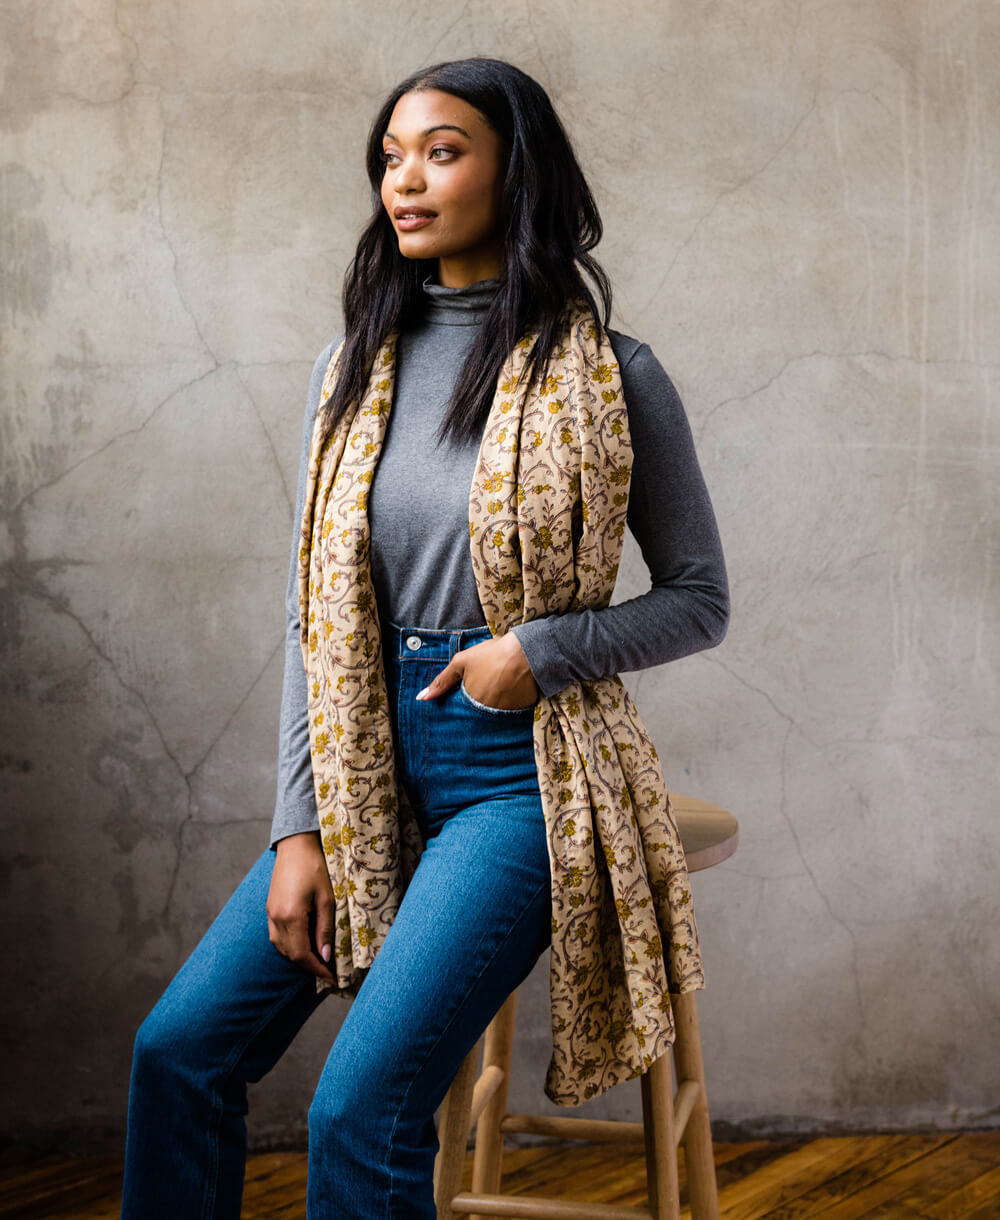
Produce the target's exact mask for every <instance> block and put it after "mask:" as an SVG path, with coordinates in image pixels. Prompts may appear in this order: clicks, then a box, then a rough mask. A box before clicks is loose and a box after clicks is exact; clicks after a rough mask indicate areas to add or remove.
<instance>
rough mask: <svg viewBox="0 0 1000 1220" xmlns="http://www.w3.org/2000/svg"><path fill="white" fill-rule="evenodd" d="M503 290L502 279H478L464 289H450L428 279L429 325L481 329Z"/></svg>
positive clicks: (426, 313)
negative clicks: (492, 305) (495, 299)
mask: <svg viewBox="0 0 1000 1220" xmlns="http://www.w3.org/2000/svg"><path fill="white" fill-rule="evenodd" d="M499 287H500V277H499V276H494V278H493V279H490V280H476V282H475V283H474V284H466V286H465V287H464V288H446V287H445V286H444V285H443V284H437V283H435V282H434V280H433V279H432V277H431V276H428V277H427V278H426V279H425V280H424V282H423V289H424V297H425V299H426V311H425V315H424V316H425V317H426V319H427V321H428V322H437V323H440V324H443V325H445V326H478V325H479V323H480V322H481V321H482V320H483V315H484V314H485V313H486V311H487V309H489V307H490V303H491V301H492V300H493V298H494V296H496V292H497V289H498V288H499Z"/></svg>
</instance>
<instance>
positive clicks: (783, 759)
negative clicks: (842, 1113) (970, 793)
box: [705, 656, 868, 1061]
mask: <svg viewBox="0 0 1000 1220" xmlns="http://www.w3.org/2000/svg"><path fill="white" fill-rule="evenodd" d="M705 660H706V661H707V662H708V663H709V664H711V665H717V666H718V667H719V668H720V669H721V670H723V671H724V672H725V673H727V674H728V675H729V676H730V677H731V678H732V679H733V680H734V681H736V682H738V683H739V684H740V685H741V686H743V687H745V688H746V689H747V690H749V691H752V692H753V693H754V694H756V695H759V696H760V697H761V698H762V699H764V700H765V702H766V703H767V704H768V706H769V707H770V708H771V709H772V710H773V711H774V713H775V715H776V716H778V718H779V719H780V720H782V721H783V722H784V724H785V732H784V736H783V737H782V741H781V753H780V773H779V775H780V798H779V802H778V812H779V813H780V815H781V818H782V820H783V821H784V823H785V825H786V826H787V827H788V832H789V834H790V835H791V838H792V843H793V845H794V847H795V852H796V854H797V856H798V857H799V860H800V861H801V862H802V867H803V868H804V869H805V872H806V874H807V875H808V877H809V880H810V881H811V882H812V886H813V889H814V890H815V891H816V894H817V895H818V897H819V899H820V901H821V902H822V903H823V905H824V907H825V908H826V910H827V913H828V914H829V916H830V918H831V919H832V920H833V922H834V923H835V924H836V925H837V926H838V927H839V928H841V929H842V930H843V931H844V932H845V933H846V934H847V937H848V939H849V941H850V944H851V976H852V980H853V983H854V996H855V1002H856V1004H857V1009H858V1016H859V1019H860V1024H861V1029H862V1031H867V1029H868V1020H867V1016H866V1012H865V1002H864V995H863V992H862V987H861V974H860V970H859V967H858V941H857V936H856V935H855V932H854V929H853V928H852V927H851V926H850V925H849V924H848V923H847V921H846V920H845V919H844V918H843V917H842V916H841V915H839V914H838V913H837V911H835V910H834V907H833V903H832V902H831V900H830V898H829V896H828V895H827V894H826V892H825V890H824V889H823V887H822V886H821V885H820V883H819V878H818V877H817V876H816V873H815V872H814V870H813V868H812V865H811V864H810V863H809V860H808V859H807V857H806V853H805V850H804V848H803V846H802V840H801V839H800V837H799V832H798V830H797V829H796V826H795V823H794V821H793V820H792V817H791V814H790V813H789V811H788V801H787V791H786V787H787V772H788V745H789V742H790V740H791V737H792V733H793V732H799V733H800V734H801V736H802V737H804V738H805V739H806V740H809V739H808V736H807V735H806V734H805V733H804V732H802V730H801V729H800V728H799V726H798V725H797V724H796V722H795V720H794V719H793V717H792V716H790V715H789V714H788V713H787V712H785V711H782V709H781V708H780V707H779V706H778V704H777V703H776V702H775V701H774V699H773V698H772V697H771V696H770V695H769V694H768V692H767V691H765V690H763V689H762V688H761V687H758V686H755V685H754V684H753V683H752V682H749V681H748V680H747V679H746V678H744V677H742V676H741V675H740V674H738V673H736V671H735V670H733V669H732V668H731V667H730V666H728V665H727V664H726V663H725V662H724V661H721V660H719V658H718V657H715V656H706V657H705ZM859 1046H860V1048H861V1053H862V1056H863V1057H864V1058H865V1060H866V1061H867V1049H866V1048H865V1046H864V1044H863V1043H861V1042H860V1041H859Z"/></svg>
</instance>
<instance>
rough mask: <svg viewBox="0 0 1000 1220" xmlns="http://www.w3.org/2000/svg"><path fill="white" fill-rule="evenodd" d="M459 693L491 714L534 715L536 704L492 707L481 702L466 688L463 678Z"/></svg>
mask: <svg viewBox="0 0 1000 1220" xmlns="http://www.w3.org/2000/svg"><path fill="white" fill-rule="evenodd" d="M458 690H459V694H460V695H461V696H462V698H463V699H464V700H465V701H466V703H468V704H469V705H470V706H471V707H474V708H475V709H476V710H477V711H480V712H486V713H487V715H490V716H531V715H534V712H535V707H536V705H535V704H534V703H529V704H528V706H527V707H490V705H489V704H488V703H480V702H479V700H478V699H473V697H472V696H471V695H470V694H469V692H468V691H467V690H466V689H465V679H464V678H463V679H462V681H461V683H460V684H459V688H458Z"/></svg>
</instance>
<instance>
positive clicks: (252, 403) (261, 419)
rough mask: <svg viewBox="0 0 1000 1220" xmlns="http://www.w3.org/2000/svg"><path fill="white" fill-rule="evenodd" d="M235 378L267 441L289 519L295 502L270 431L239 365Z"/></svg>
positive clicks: (292, 513) (292, 514)
mask: <svg viewBox="0 0 1000 1220" xmlns="http://www.w3.org/2000/svg"><path fill="white" fill-rule="evenodd" d="M236 376H237V377H238V378H239V380H240V385H242V386H243V389H244V391H245V392H246V396H247V398H248V399H249V400H250V406H251V407H252V408H253V413H254V415H256V417H257V422H258V423H259V424H260V428H261V431H262V432H263V433H264V439H265V440H266V441H267V447H268V449H269V450H270V453H271V458H272V460H273V462H274V468H275V470H276V471H277V472H278V481H279V482H280V484H281V490H282V493H283V495H284V497H285V503H286V504H287V505H288V516H289V518H290V519H291V518H292V517H293V516H294V515H295V500H294V497H293V496H292V494H291V492H290V491H289V488H288V484H287V483H286V482H285V472H284V470H282V467H281V459H280V458H279V457H278V451H277V449H276V448H275V447H274V441H273V439H272V437H271V432H270V429H269V428H268V426H267V424H265V423H264V416H263V414H262V413H261V409H260V406H259V405H258V403H257V399H256V398H255V397H254V395H253V392H252V391H251V389H250V387H249V386H248V385H247V383H246V379H245V378H244V376H243V373H242V372H241V371H240V368H239V365H237V366H236Z"/></svg>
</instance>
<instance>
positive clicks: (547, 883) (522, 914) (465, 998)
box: [383, 878, 552, 1220]
mask: <svg viewBox="0 0 1000 1220" xmlns="http://www.w3.org/2000/svg"><path fill="white" fill-rule="evenodd" d="M551 885H552V880H551V878H546V879H545V880H544V881H542V882H541V883H540V884H539V885H538V887H537V888H536V889H535V891H534V892H533V893H532V895H531V897H530V899H529V900H528V902H526V903H525V905H524V906H523V907H522V908H521V910H520V911H519V912H518V914H517V918H516V919H515V920H514V922H513V923H512V924H511V925H510V927H509V928H508V929H507V932H506V934H505V935H504V938H503V940H502V941H501V942H500V943H499V944H498V945H497V947H496V949H495V950H494V952H493V953H492V954H491V956H490V957H489V958H488V959H487V960H486V961H485V962H483V964H482V966H481V967H480V969H479V973H478V974H477V975H476V976H475V978H474V979H473V980H472V982H471V984H470V985H469V987H468V988H467V989H466V992H465V995H464V996H463V998H462V1000H461V1002H460V1003H459V1004H458V1006H457V1008H456V1009H455V1011H454V1012H453V1013H452V1015H451V1017H450V1018H449V1020H448V1023H447V1025H445V1027H444V1028H443V1029H442V1030H441V1032H440V1034H438V1036H437V1038H436V1039H435V1041H434V1045H433V1046H431V1047H429V1048H428V1051H427V1054H426V1055H425V1056H424V1058H423V1062H422V1063H421V1065H420V1067H419V1069H418V1070H417V1071H416V1072H414V1074H413V1077H412V1078H411V1080H410V1083H409V1085H407V1088H406V1092H405V1093H404V1094H403V1096H402V1098H401V1099H400V1102H399V1105H398V1106H397V1107H396V1113H395V1115H394V1117H393V1120H392V1129H391V1131H390V1132H389V1141H388V1144H387V1145H386V1154H385V1160H384V1161H383V1169H384V1170H385V1173H386V1176H387V1177H388V1179H389V1190H388V1194H387V1198H386V1211H385V1217H386V1220H392V1206H393V1196H394V1195H395V1193H396V1187H395V1179H394V1176H393V1172H392V1167H391V1165H390V1161H391V1159H392V1149H393V1140H394V1138H395V1135H396V1128H397V1127H398V1126H399V1115H400V1112H401V1111H402V1109H403V1107H404V1106H405V1105H406V1102H407V1100H408V1098H409V1096H410V1093H411V1092H412V1090H413V1086H414V1084H415V1083H416V1080H417V1077H418V1076H419V1075H420V1073H421V1072H422V1071H423V1070H424V1068H425V1067H426V1066H427V1061H428V1059H430V1057H431V1055H433V1054H434V1052H435V1051H436V1050H437V1048H438V1047H439V1046H440V1045H441V1042H442V1041H443V1040H444V1038H445V1037H446V1036H447V1034H448V1032H449V1031H450V1030H451V1028H452V1027H453V1026H454V1024H455V1022H456V1021H457V1020H458V1017H459V1015H460V1014H461V1012H462V1009H463V1007H464V1006H465V1004H467V1003H468V1000H469V996H470V995H471V994H472V992H473V991H474V990H475V989H476V987H477V986H478V985H479V981H480V979H481V978H482V977H483V975H484V974H485V973H486V971H487V969H488V968H489V966H490V964H491V963H492V962H493V961H494V959H495V958H496V957H497V955H498V954H499V953H500V951H501V950H502V949H503V947H504V945H506V943H507V942H508V941H509V940H510V938H511V936H512V935H513V934H514V932H515V930H516V929H517V926H518V924H520V922H521V920H522V919H524V917H525V914H526V913H527V911H528V909H529V908H530V907H531V905H532V904H533V903H534V901H535V899H536V898H537V897H538V895H539V894H541V893H542V892H543V891H544V890H545V889H546V888H550V887H551ZM481 1036H482V1035H481V1034H480V1037H481ZM478 1040H479V1039H478V1038H477V1039H476V1041H477V1042H478Z"/></svg>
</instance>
